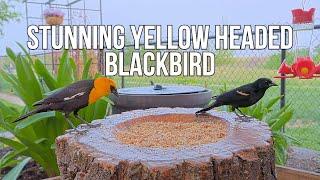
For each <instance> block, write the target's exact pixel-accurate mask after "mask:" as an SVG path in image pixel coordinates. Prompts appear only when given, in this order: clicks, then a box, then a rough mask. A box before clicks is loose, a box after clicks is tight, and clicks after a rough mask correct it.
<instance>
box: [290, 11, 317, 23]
mask: <svg viewBox="0 0 320 180" xmlns="http://www.w3.org/2000/svg"><path fill="white" fill-rule="evenodd" d="M315 11H316V9H315V8H311V9H309V10H308V11H305V10H303V9H293V10H292V11H291V12H292V16H293V19H292V23H293V24H305V23H312V22H313V17H314V13H315Z"/></svg>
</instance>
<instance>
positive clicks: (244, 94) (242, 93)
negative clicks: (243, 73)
mask: <svg viewBox="0 0 320 180" xmlns="http://www.w3.org/2000/svg"><path fill="white" fill-rule="evenodd" d="M237 93H238V94H240V95H242V96H249V95H250V94H248V93H244V92H241V91H237Z"/></svg>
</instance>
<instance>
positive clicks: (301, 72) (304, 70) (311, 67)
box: [275, 56, 320, 79]
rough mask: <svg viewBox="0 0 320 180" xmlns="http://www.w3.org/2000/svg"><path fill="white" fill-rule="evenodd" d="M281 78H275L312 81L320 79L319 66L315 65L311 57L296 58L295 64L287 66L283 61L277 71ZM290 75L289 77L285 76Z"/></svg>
mask: <svg viewBox="0 0 320 180" xmlns="http://www.w3.org/2000/svg"><path fill="white" fill-rule="evenodd" d="M278 73H279V74H283V75H281V76H276V77H275V78H283V79H285V78H295V77H298V78H300V79H312V78H319V77H320V64H318V65H315V63H314V61H313V60H312V58H311V57H309V56H307V57H298V58H297V59H296V60H295V62H294V63H293V64H292V65H291V66H289V65H287V64H286V63H285V61H284V62H283V63H282V64H281V66H280V68H279V70H278ZM287 75H290V76H287Z"/></svg>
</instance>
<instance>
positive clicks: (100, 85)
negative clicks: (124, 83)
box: [89, 77, 118, 104]
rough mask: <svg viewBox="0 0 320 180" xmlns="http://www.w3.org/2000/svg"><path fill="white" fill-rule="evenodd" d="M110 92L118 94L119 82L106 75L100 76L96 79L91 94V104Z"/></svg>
mask: <svg viewBox="0 0 320 180" xmlns="http://www.w3.org/2000/svg"><path fill="white" fill-rule="evenodd" d="M110 93H113V94H114V95H116V96H118V91H117V83H116V82H115V81H114V80H112V79H109V78H106V77H99V78H96V79H95V80H94V87H93V89H92V90H91V92H90V95H89V104H92V103H94V102H96V101H97V100H98V99H100V98H101V97H103V96H108V95H110Z"/></svg>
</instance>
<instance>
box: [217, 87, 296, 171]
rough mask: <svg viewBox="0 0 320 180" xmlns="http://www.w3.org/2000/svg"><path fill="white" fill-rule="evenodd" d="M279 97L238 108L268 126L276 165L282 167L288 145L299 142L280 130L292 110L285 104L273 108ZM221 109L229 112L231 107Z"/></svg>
mask: <svg viewBox="0 0 320 180" xmlns="http://www.w3.org/2000/svg"><path fill="white" fill-rule="evenodd" d="M226 91H227V87H226V85H224V87H223V88H221V89H220V92H221V93H223V92H226ZM281 97H282V96H279V97H276V98H273V99H271V100H269V101H268V102H263V101H262V100H260V101H259V102H258V103H257V104H255V105H253V106H250V107H247V108H240V110H241V111H242V112H243V113H244V114H246V115H248V116H251V117H254V118H255V119H257V120H259V121H264V122H266V123H267V124H268V125H269V127H270V129H271V131H272V135H273V143H274V144H273V147H274V150H275V155H276V163H277V164H280V165H283V164H285V162H286V160H287V150H288V145H289V143H290V142H292V143H299V142H298V140H296V139H295V138H293V137H291V136H289V135H287V134H286V133H284V132H283V131H282V128H284V126H285V125H286V124H287V123H288V122H289V121H290V120H291V119H292V116H293V112H294V110H293V109H292V108H291V107H290V104H287V105H286V106H284V107H282V108H281V109H280V108H278V107H275V106H276V105H279V101H280V99H281ZM222 108H223V110H225V111H228V112H230V111H231V106H224V107H222Z"/></svg>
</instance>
